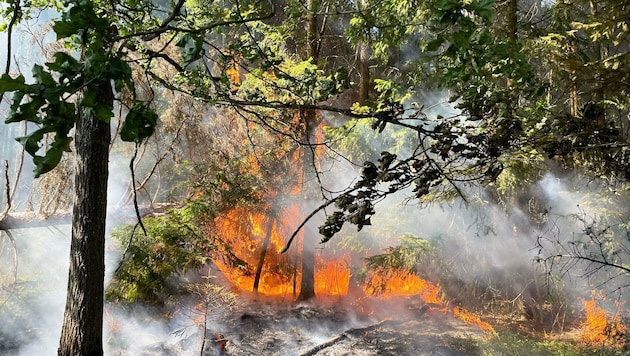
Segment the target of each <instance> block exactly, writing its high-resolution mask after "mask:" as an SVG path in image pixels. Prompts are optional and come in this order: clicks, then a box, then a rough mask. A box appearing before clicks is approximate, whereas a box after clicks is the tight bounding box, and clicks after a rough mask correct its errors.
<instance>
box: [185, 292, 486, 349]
mask: <svg viewBox="0 0 630 356" xmlns="http://www.w3.org/2000/svg"><path fill="white" fill-rule="evenodd" d="M215 333H220V335H217V337H218V338H219V341H218V342H217V341H215V340H211V341H209V342H208V343H209V344H211V345H212V346H216V345H219V347H217V348H214V349H211V348H210V347H208V348H207V352H204V353H203V354H204V355H213V354H214V355H239V356H240V355H283V356H284V355H477V354H481V351H480V350H479V349H478V347H477V346H476V342H475V339H481V338H484V337H485V336H486V334H484V332H482V331H481V330H480V329H479V328H478V327H476V326H474V325H469V324H466V323H464V322H463V321H461V320H460V319H458V318H456V317H454V316H453V314H452V313H451V312H450V311H448V310H445V309H444V308H441V307H439V306H431V305H425V304H424V303H423V302H421V301H419V300H418V301H413V300H410V299H408V298H400V299H387V300H369V299H363V300H360V301H358V302H357V301H354V302H352V303H346V302H344V301H336V302H335V301H329V302H324V303H322V302H321V301H320V302H318V303H309V304H283V303H270V302H269V301H254V302H251V303H248V304H247V305H245V306H242V307H240V308H238V309H237V310H236V312H235V314H234V315H233V318H232V319H231V320H230V321H228V322H226V323H225V324H223V326H222V327H221V330H217V331H210V332H209V333H208V334H209V335H215ZM196 338H199V339H200V337H199V336H197V337H196ZM225 341H227V342H225ZM221 346H223V347H222V350H218V349H219V348H221ZM197 350H198V351H197V353H196V354H197V355H199V354H200V352H199V351H200V348H199V345H198V344H197ZM193 354H194V353H193Z"/></svg>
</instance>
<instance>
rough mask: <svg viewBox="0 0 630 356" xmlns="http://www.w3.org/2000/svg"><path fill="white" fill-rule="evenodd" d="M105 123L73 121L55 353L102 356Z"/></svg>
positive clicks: (107, 91)
mask: <svg viewBox="0 0 630 356" xmlns="http://www.w3.org/2000/svg"><path fill="white" fill-rule="evenodd" d="M97 85H99V99H100V100H101V102H105V103H110V104H111V103H113V93H112V88H111V86H110V84H109V83H108V82H105V83H99V84H97ZM110 139H111V132H110V126H109V123H107V122H104V121H102V120H99V119H98V118H97V117H95V116H94V115H86V114H85V112H83V113H82V114H81V115H80V118H79V120H78V122H77V124H76V133H75V149H76V177H75V184H76V190H75V197H74V207H73V211H72V238H71V245H70V269H69V274H68V295H67V300H66V309H65V313H64V318H63V326H62V330H61V340H60V343H59V349H58V355H60V356H61V355H63V356H66V355H67V356H78V355H85V356H87V355H90V356H91V355H103V292H104V285H103V284H104V276H105V220H106V214H107V212H106V210H107V179H108V161H109V142H110Z"/></svg>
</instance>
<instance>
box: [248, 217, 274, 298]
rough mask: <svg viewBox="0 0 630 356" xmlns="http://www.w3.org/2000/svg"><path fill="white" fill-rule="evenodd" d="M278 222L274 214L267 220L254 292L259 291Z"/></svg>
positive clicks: (255, 276)
mask: <svg viewBox="0 0 630 356" xmlns="http://www.w3.org/2000/svg"><path fill="white" fill-rule="evenodd" d="M275 222H276V217H275V216H274V215H271V216H269V221H268V222H267V231H266V232H265V239H264V240H263V243H262V246H261V247H260V258H259V259H258V265H257V266H256V274H255V275H254V288H253V290H254V292H255V293H258V285H259V284H260V277H261V276H262V270H263V266H264V265H265V256H266V255H267V250H268V249H269V242H271V234H272V233H273V225H274V223H275Z"/></svg>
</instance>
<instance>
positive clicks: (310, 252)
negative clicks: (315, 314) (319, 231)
mask: <svg viewBox="0 0 630 356" xmlns="http://www.w3.org/2000/svg"><path fill="white" fill-rule="evenodd" d="M314 237H315V236H309V234H304V241H303V244H302V280H301V282H300V294H299V295H298V297H297V301H299V302H301V301H305V300H309V299H312V298H314V297H315V239H314Z"/></svg>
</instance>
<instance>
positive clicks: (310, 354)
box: [300, 319, 391, 356]
mask: <svg viewBox="0 0 630 356" xmlns="http://www.w3.org/2000/svg"><path fill="white" fill-rule="evenodd" d="M388 321H391V320H389V319H386V320H382V321H379V322H378V323H376V324H373V325H370V326H366V327H364V328H352V329H348V330H346V331H344V332H343V333H341V335H339V336H336V337H334V338H332V339H330V340H328V341H326V342H324V343H321V344H319V345H316V346H314V347H312V348H311V349H309V350H308V351H306V352H304V353H301V354H300V356H313V355H315V354H316V353H318V352H319V351H321V350H323V349H325V348H327V347H330V346H332V345H334V344H336V343H337V342H339V341H342V340H344V339H346V338H349V337H350V336H352V337H356V336H359V335H361V334H364V333H366V332H368V331H372V330H374V329H378V328H379V327H381V326H382V325H383V324H384V323H386V322H388Z"/></svg>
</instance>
